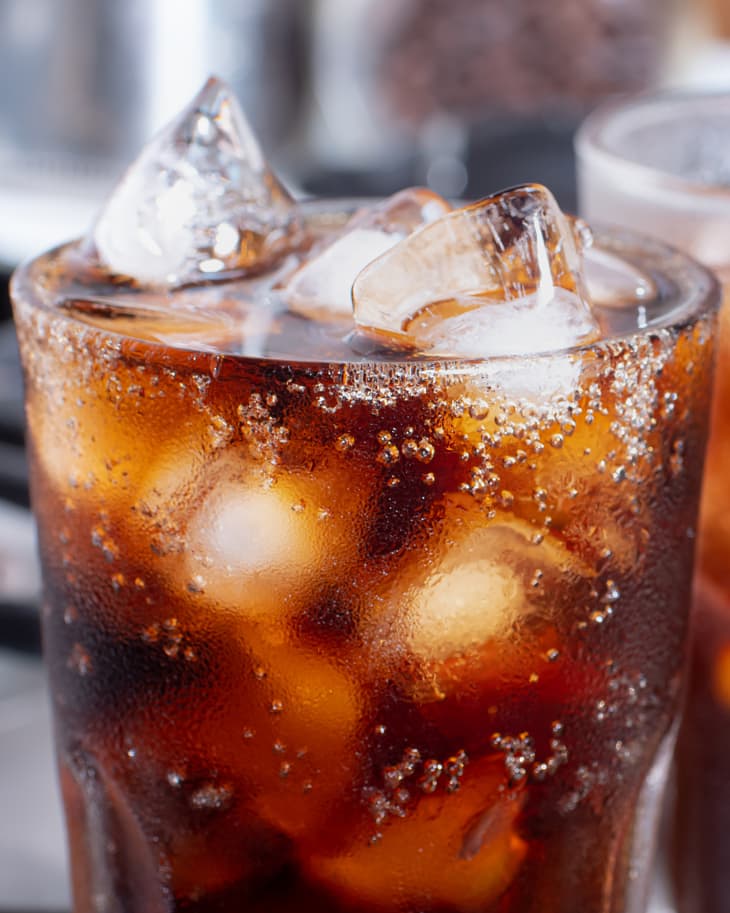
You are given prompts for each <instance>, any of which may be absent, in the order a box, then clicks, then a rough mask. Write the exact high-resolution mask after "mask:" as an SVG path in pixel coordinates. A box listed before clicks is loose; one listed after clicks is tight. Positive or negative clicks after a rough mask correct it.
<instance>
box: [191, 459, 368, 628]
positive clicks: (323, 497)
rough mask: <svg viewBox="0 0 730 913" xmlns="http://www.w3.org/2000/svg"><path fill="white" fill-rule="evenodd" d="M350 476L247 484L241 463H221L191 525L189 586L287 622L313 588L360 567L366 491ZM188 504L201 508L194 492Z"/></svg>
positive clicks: (313, 475) (285, 476)
mask: <svg viewBox="0 0 730 913" xmlns="http://www.w3.org/2000/svg"><path fill="white" fill-rule="evenodd" d="M350 475H351V474H350V473H348V472H346V471H342V474H341V475H340V476H339V477H338V475H337V470H334V469H333V470H332V471H328V470H326V469H321V470H319V471H318V470H313V471H311V472H309V473H306V474H296V473H284V472H281V473H279V474H277V475H276V477H275V478H274V479H272V480H264V481H262V480H260V479H257V478H255V477H254V476H253V475H251V476H248V477H245V478H242V477H241V471H240V466H239V465H238V463H237V461H236V459H235V456H231V458H230V459H228V460H222V461H221V464H220V467H219V469H218V470H217V471H216V475H215V478H216V481H215V482H213V484H211V477H212V473H211V472H210V471H209V472H208V473H207V476H208V481H207V482H206V481H205V480H204V481H203V482H202V485H201V487H202V489H203V491H204V492H205V496H204V498H203V500H202V503H200V506H199V507H197V505H196V511H195V514H194V516H193V518H192V520H191V521H190V523H189V525H188V529H187V536H186V542H187V549H186V553H185V564H186V567H185V574H186V576H187V579H188V580H190V581H198V583H197V584H194V586H195V588H196V589H199V590H200V591H201V593H202V594H204V595H205V597H206V598H209V599H213V600H214V601H215V602H217V603H218V604H219V605H220V606H223V607H225V608H228V609H230V610H233V611H236V612H237V613H239V614H241V615H242V616H245V617H247V618H250V619H256V618H260V617H261V616H264V615H266V616H267V617H270V618H271V619H272V624H273V623H274V617H275V616H277V617H279V618H280V619H283V618H285V617H287V614H288V613H289V612H291V611H293V610H294V609H295V608H296V605H297V602H296V599H300V600H301V599H305V598H306V596H307V593H308V588H309V587H310V586H312V585H314V584H315V583H316V582H319V581H321V580H326V579H328V576H329V577H332V576H335V577H336V575H337V574H338V573H342V568H343V567H346V566H347V563H348V562H353V561H354V560H355V557H356V543H355V541H354V539H353V536H352V519H351V515H350V513H349V511H353V513H354V514H355V515H356V516H357V515H362V516H366V515H367V508H366V505H365V503H364V496H365V493H364V491H363V490H360V489H358V488H357V487H353V486H352V485H349V486H348V487H345V485H346V483H345V482H344V480H345V479H349V478H350ZM338 478H339V479H342V480H343V481H338ZM193 487H194V486H193ZM206 488H207V491H206ZM198 492H200V488H199V489H198ZM187 497H188V503H189V504H190V503H191V502H192V503H193V504H194V503H195V502H194V499H195V497H196V493H195V492H193V493H192V494H190V493H188V496H187ZM358 512H359V513H358Z"/></svg>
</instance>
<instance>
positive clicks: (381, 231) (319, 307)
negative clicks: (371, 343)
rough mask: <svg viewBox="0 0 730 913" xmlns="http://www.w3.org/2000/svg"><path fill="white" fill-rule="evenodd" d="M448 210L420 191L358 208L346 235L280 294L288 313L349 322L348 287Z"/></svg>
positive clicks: (311, 260)
mask: <svg viewBox="0 0 730 913" xmlns="http://www.w3.org/2000/svg"><path fill="white" fill-rule="evenodd" d="M450 211H451V206H449V204H448V203H447V202H446V200H444V199H443V198H442V197H440V196H438V195H437V194H435V193H433V192H432V191H430V190H426V189H424V188H421V187H412V188H410V189H408V190H402V191H400V192H399V193H396V194H394V195H393V196H392V197H389V198H388V199H386V200H383V201H382V202H381V203H378V204H377V205H376V206H372V207H369V208H367V209H361V210H359V211H358V212H356V213H355V215H354V216H353V217H352V218H351V219H350V221H349V222H348V223H347V225H346V226H345V229H344V232H343V234H342V235H340V237H338V238H337V239H336V240H335V241H334V242H333V243H331V244H329V245H328V246H326V247H325V248H324V249H322V248H319V249H316V250H315V252H314V254H313V255H312V256H310V258H309V259H308V260H307V261H306V262H305V263H304V264H303V265H302V266H301V267H300V268H299V269H298V270H297V271H296V273H294V275H293V276H292V277H291V279H290V280H289V281H288V283H287V284H286V287H285V288H284V289H283V296H284V298H285V299H286V301H287V304H288V306H289V307H290V309H291V310H293V311H297V312H298V313H301V314H304V315H305V316H307V317H312V318H319V319H330V320H331V319H337V318H345V319H347V320H348V321H352V283H353V282H354V281H355V277H356V276H357V275H358V274H359V273H360V272H361V271H362V270H363V269H364V268H365V267H366V266H367V265H368V264H369V263H371V262H372V261H373V260H375V259H377V258H378V257H379V256H380V255H381V254H384V253H385V252H386V251H388V250H390V249H391V248H392V247H393V246H394V245H396V244H397V243H398V242H399V241H402V240H403V239H404V238H406V237H408V235H410V234H412V233H413V232H414V231H417V230H418V229H419V228H422V227H423V226H424V225H428V224H429V223H430V222H433V221H435V220H436V219H438V218H440V217H441V216H444V215H446V214H447V213H448V212H450Z"/></svg>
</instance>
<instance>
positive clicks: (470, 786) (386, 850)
mask: <svg viewBox="0 0 730 913" xmlns="http://www.w3.org/2000/svg"><path fill="white" fill-rule="evenodd" d="M505 780H506V777H505V772H504V763H503V760H502V759H501V758H494V757H487V758H481V759H479V760H478V761H475V762H470V763H469V764H468V765H467V766H466V769H465V773H464V776H463V779H462V780H461V785H460V787H459V789H458V790H455V791H453V792H449V791H448V790H447V789H446V784H445V783H444V784H443V785H441V784H439V786H438V787H437V789H436V790H435V791H434V792H433V793H432V794H430V795H424V794H423V793H420V795H418V794H417V798H416V797H415V796H414V797H413V798H412V799H411V800H410V801H411V804H410V805H406V806H405V807H404V808H403V809H402V816H401V815H395V816H390V817H388V818H387V819H386V820H385V821H384V822H383V823H382V825H380V828H382V830H381V833H380V836H379V838H376V839H375V840H372V837H373V836H374V835H373V831H374V830H375V827H373V824H372V822H370V826H369V828H368V827H367V826H365V827H362V828H360V829H359V831H356V832H355V834H356V838H355V839H356V840H359V843H357V842H356V843H354V845H350V846H347V847H346V848H344V849H343V848H340V852H339V853H338V854H337V855H332V856H318V855H314V854H313V855H312V856H311V857H309V858H306V857H305V858H304V862H303V865H304V868H305V870H306V871H307V874H308V875H309V877H310V878H311V879H312V880H313V881H315V882H316V883H319V884H322V885H324V886H326V887H327V889H328V891H332V892H336V895H337V896H342V898H343V901H344V902H345V903H344V904H343V905H349V904H350V903H352V904H355V905H356V906H357V907H358V908H361V907H362V908H363V909H368V910H392V909H398V910H425V909H428V910H431V909H439V910H440V909H453V910H470V911H477V910H486V909H490V910H491V909H494V906H493V905H494V904H495V903H496V901H497V899H498V898H499V896H500V895H501V894H502V893H504V891H505V890H506V889H507V888H508V887H509V885H510V884H511V882H512V881H513V880H514V878H515V877H516V876H517V874H518V872H519V869H520V866H521V864H522V861H523V859H524V857H525V854H526V851H527V845H526V844H525V842H524V840H522V839H521V838H520V836H519V834H518V828H517V821H518V818H519V814H520V811H521V809H522V806H523V804H524V800H525V798H526V795H527V794H526V792H524V791H523V792H510V791H508V790H506V789H505V788H504V784H505ZM368 832H369V836H370V839H368Z"/></svg>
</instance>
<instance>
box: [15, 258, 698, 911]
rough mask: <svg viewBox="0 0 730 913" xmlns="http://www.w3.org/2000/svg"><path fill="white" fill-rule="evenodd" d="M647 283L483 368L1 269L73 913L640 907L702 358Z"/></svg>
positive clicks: (668, 717) (36, 271)
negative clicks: (585, 320) (27, 458)
mask: <svg viewBox="0 0 730 913" xmlns="http://www.w3.org/2000/svg"><path fill="white" fill-rule="evenodd" d="M622 243H623V242H622ZM620 246H621V245H620V244H619V247H620ZM604 249H607V250H608V252H609V253H612V249H611V247H610V246H609V247H607V248H604ZM652 250H654V251H655V252H654V254H652ZM613 252H614V253H615V251H613ZM662 257H663V258H665V259H666V253H665V252H663V250H660V249H658V248H657V249H653V248H651V247H650V248H649V249H648V250H647V251H644V252H643V253H642V252H640V251H638V252H637V253H636V259H637V267H636V268H637V269H638V270H639V272H640V274H641V275H642V276H649V277H654V275H655V272H656V278H652V279H651V283H650V287H656V288H657V289H659V290H660V294H659V299H658V300H659V301H660V302H662V303H666V301H667V300H668V301H672V302H674V309H673V308H672V307H670V308H669V309H667V308H666V307H659V308H658V313H656V315H655V314H654V313H653V312H652V305H651V303H650V302H649V303H647V305H646V307H645V310H644V312H643V316H642V314H641V312H640V311H639V310H638V309H637V308H636V307H635V306H634V307H631V308H626V309H624V308H621V307H613V308H612V309H611V310H610V316H609V317H607V318H606V319H607V320H616V321H618V323H617V324H616V326H620V327H621V329H620V330H616V333H615V334H614V335H613V336H612V337H611V338H607V339H603V340H599V341H595V342H593V343H591V344H590V345H587V346H584V347H582V348H579V349H575V350H573V351H569V352H556V353H553V354H550V355H544V356H541V357H531V356H525V357H520V358H512V359H499V358H497V359H485V360H481V361H479V360H475V359H468V358H464V359H460V360H459V359H454V360H450V361H445V360H437V359H433V358H428V357H423V355H422V353H420V354H419V353H412V354H411V357H410V358H404V357H403V354H402V353H400V354H399V360H395V361H394V360H392V357H391V359H390V360H389V359H388V358H386V357H385V356H384V355H383V354H382V353H381V352H380V351H379V350H374V351H373V352H371V353H369V354H367V355H359V356H355V355H352V354H351V352H352V351H353V350H352V348H351V345H350V343H349V342H348V341H343V340H346V339H347V338H348V337H347V333H345V334H343V332H342V328H341V327H340V328H338V330H337V333H335V332H334V331H332V335H328V334H330V330H329V329H326V328H324V327H323V326H322V325H321V324H318V323H315V322H314V321H312V322H311V323H312V325H313V326H314V327H319V328H318V329H317V330H316V331H315V332H314V335H313V338H312V340H311V345H310V340H309V338H308V337H305V338H304V339H302V334H301V332H300V331H301V330H302V329H303V328H304V326H306V325H308V324H306V323H305V322H304V320H303V318H300V317H294V316H293V315H289V316H288V317H287V318H286V320H282V322H281V326H280V327H276V328H275V330H274V331H272V329H271V325H270V324H268V323H267V325H266V327H265V329H264V330H262V331H260V330H259V328H258V325H257V324H254V325H253V326H252V325H250V324H247V322H246V321H245V320H244V321H243V323H242V324H241V323H240V316H241V307H242V306H241V304H240V300H239V298H240V297H243V296H242V295H241V296H239V295H238V291H239V290H237V297H236V298H235V299H229V298H228V297H226V296H227V294H228V292H229V291H230V289H229V288H228V287H227V286H225V285H217V286H210V287H206V288H205V289H204V290H187V291H183V292H180V293H179V294H178V293H175V296H174V300H173V298H172V297H171V296H170V293H165V297H164V303H165V309H164V310H163V311H162V312H161V313H157V312H156V313H155V315H154V317H152V316H150V313H149V307H150V306H152V305H155V306H156V302H155V301H152V300H150V296H149V293H148V292H145V293H144V297H145V300H146V306H147V308H148V310H146V311H145V315H146V316H145V317H144V318H142V317H141V316H140V311H141V310H142V309H141V308H140V307H139V305H140V298H141V297H143V295H142V293H140V292H134V293H132V294H131V295H128V294H127V293H126V292H124V291H122V292H121V293H120V294H118V295H117V294H115V295H114V296H113V299H112V303H113V307H112V308H111V309H108V310H106V311H104V310H102V311H101V312H100V311H99V309H98V298H99V292H100V289H99V285H98V278H99V277H98V276H97V277H87V276H86V277H85V276H84V275H83V273H82V274H81V277H80V278H79V276H78V275H75V276H74V279H73V281H72V282H71V281H70V280H69V278H68V274H67V273H64V272H63V270H64V269H65V266H64V265H63V264H59V261H58V260H57V259H54V258H51V259H50V260H45V261H39V262H37V263H36V264H35V265H34V266H31V268H30V273H29V274H26V276H25V277H23V276H21V277H20V279H19V280H18V281H17V283H16V317H17V324H18V335H19V340H20V345H21V349H22V353H23V361H24V366H25V371H26V379H27V408H28V423H29V438H30V442H29V443H30V455H31V460H32V477H33V499H34V505H35V509H36V512H37V515H38V518H39V529H40V546H41V553H42V560H43V567H44V586H45V597H44V609H43V624H44V637H45V643H46V652H47V657H48V663H49V671H50V680H51V688H52V694H53V701H54V710H55V715H56V722H57V732H58V752H59V762H60V770H61V782H62V788H63V793H64V799H65V805H66V811H67V820H68V829H69V835H70V841H71V848H72V867H73V886H74V899H75V905H76V909H77V910H78V913H98V911H99V910H103V911H105V913H240V911H242V910H246V911H247V913H275V911H281V913H293V911H297V913H305V911H312V913H365V911H368V913H369V911H383V913H545V911H546V910H550V911H554V913H586V911H591V913H594V911H595V913H634V911H637V913H638V911H640V910H641V909H642V905H643V891H644V887H645V885H644V882H643V881H642V879H639V878H636V877H635V873H634V865H635V864H639V862H640V859H641V857H640V853H642V852H645V851H646V849H645V848H646V846H648V845H649V844H650V842H651V840H652V839H653V833H654V827H655V822H656V818H657V814H658V803H659V796H658V794H657V790H656V788H655V787H654V786H653V783H655V782H657V780H658V781H661V780H662V779H663V776H664V770H665V768H666V763H667V757H668V752H669V751H670V750H671V746H672V744H673V739H674V733H675V726H676V719H677V714H678V711H679V705H680V700H681V695H682V681H683V671H684V663H685V655H686V639H687V608H688V602H689V580H690V572H691V566H692V555H693V544H694V535H695V522H696V512H697V501H698V493H699V485H700V474H701V465H702V454H703V447H704V438H705V433H706V424H707V414H708V408H709V393H708V390H709V380H710V372H711V364H712V332H711V331H712V325H713V315H712V312H711V308H710V309H705V310H704V312H702V313H700V308H699V300H700V299H699V296H700V293H701V291H702V285H701V283H699V284H694V285H693V284H692V282H691V281H690V280H691V277H692V275H693V274H692V268H691V267H690V266H689V265H687V264H686V262H685V261H681V259H680V261H677V262H678V263H682V264H683V265H682V267H681V269H680V268H679V267H678V268H677V270H675V271H674V272H672V263H671V260H667V262H666V266H667V267H668V269H665V270H663V271H662V270H659V268H658V262H659V259H661V258H662ZM652 258H653V259H652ZM688 271H689V272H688ZM698 275H699V274H698ZM29 276H30V278H32V279H33V280H34V281H35V283H36V284H35V287H34V291H33V292H31V291H30V288H31V286H30V285H29V283H28V279H29ZM688 277H689V278H688ZM268 281H269V280H268V279H267V282H268ZM632 281H633V280H632ZM703 281H704V282H705V286H704V289H705V292H707V293H708V294H709V293H711V290H712V285H711V282H710V281H709V280H706V279H703ZM688 283H689V285H690V286H691V287H692V288H693V289H694V291H693V292H692V294H695V295H696V296H697V297H696V298H695V306H692V307H686V308H685V309H684V310H681V311H679V312H678V311H677V309H676V308H677V307H678V301H679V300H680V299H681V300H682V301H686V300H688V296H687V294H686V291H687V288H688ZM630 286H631V283H630V284H629V287H630ZM604 288H605V287H604ZM92 291H93V294H91V292H92ZM609 292H611V294H612V288H611V287H610V286H609ZM211 294H214V295H215V296H217V297H216V313H215V318H214V319H211V318H210V316H209V315H206V314H205V313H204V308H203V306H202V305H201V302H200V301H197V302H195V306H194V307H187V306H186V307H185V308H183V307H182V306H180V307H178V305H177V302H178V301H185V300H186V296H191V295H192V296H193V297H194V298H195V296H198V297H200V298H205V299H206V305H205V306H206V307H207V306H208V305H209V303H210V295H211ZM662 295H665V297H664V298H662ZM103 297H104V298H105V299H109V298H110V288H109V286H108V284H107V285H106V286H105V288H104V295H103ZM604 297H607V298H608V300H610V302H611V303H612V304H616V300H614V299H613V298H611V295H610V294H608V293H606V294H605V295H604ZM130 299H132V300H134V301H135V306H134V308H130V306H129V300H130ZM689 300H691V295H690V296H689ZM89 301H91V302H92V305H91V306H90V305H89ZM94 301H97V304H94V303H93V302H94ZM108 303H109V302H108V300H107V301H106V302H105V304H104V306H107V305H108ZM157 303H159V302H157ZM171 303H172V304H174V305H175V311H176V314H178V316H179V315H182V316H181V317H180V319H179V321H178V320H177V317H176V321H177V323H176V327H175V329H174V330H172V331H171V328H170V323H171V320H170V317H169V310H168V307H169V305H170V304H171ZM227 308H228V310H226V309H227ZM271 310H273V311H274V312H276V310H277V306H276V305H275V304H274V305H272V308H271ZM608 310H609V309H607V313H608ZM245 311H246V309H245V307H244V313H245ZM252 313H253V312H252ZM257 313H258V312H257ZM201 314H202V316H203V320H204V326H205V327H209V328H210V336H209V337H206V334H205V332H203V331H201V325H200V318H201ZM223 315H226V318H225V320H223ZM269 316H272V315H269ZM672 316H673V317H674V318H678V319H675V321H674V323H672V324H671V325H670V318H671V317H672ZM273 319H274V322H276V321H277V320H278V319H279V315H278V314H276V313H274V315H273ZM621 321H624V322H623V323H621ZM642 321H643V322H644V323H649V324H650V329H649V330H648V331H642V332H636V331H635V328H636V326H637V324H639V323H641V322H642ZM222 323H225V326H226V332H225V334H223V338H222V339H221V331H220V328H221V324H222ZM627 324H632V325H627ZM143 325H145V326H146V328H147V329H143V328H142V327H143ZM234 325H235V326H236V327H237V329H236V331H235V334H233V331H232V329H231V328H232V327H233V326H234ZM632 329H633V330H634V332H632ZM350 331H351V325H349V326H348V327H347V332H348V333H349V332H350ZM216 333H218V335H217V336H216ZM337 334H339V335H337ZM272 340H274V341H273V342H272ZM282 340H283V341H282ZM278 346H281V351H283V352H284V353H286V352H287V351H288V352H289V355H291V354H292V351H293V352H294V353H296V352H299V351H301V352H302V353H303V354H302V358H301V360H300V359H299V358H291V357H290V358H288V359H286V360H283V359H277V358H273V357H272V358H269V357H261V353H262V352H264V353H267V354H276V352H277V351H278V349H277V347H278ZM642 868H645V866H642Z"/></svg>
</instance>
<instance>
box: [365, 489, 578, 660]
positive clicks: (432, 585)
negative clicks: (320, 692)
mask: <svg viewBox="0 0 730 913" xmlns="http://www.w3.org/2000/svg"><path fill="white" fill-rule="evenodd" d="M445 509H446V517H445V520H444V523H443V526H442V528H441V529H440V530H439V531H438V532H437V534H435V535H434V537H433V539H432V542H431V544H430V545H429V547H428V551H427V553H426V554H425V555H424V554H420V555H416V554H406V555H405V556H404V558H403V559H402V561H401V562H400V564H399V566H398V568H397V571H395V572H394V573H393V574H391V575H390V576H389V578H388V580H387V581H386V585H385V587H384V588H382V589H381V590H378V591H377V592H376V594H375V595H376V598H375V600H374V604H376V605H377V606H378V609H377V612H375V613H373V615H372V616H371V618H369V619H367V620H366V621H365V623H364V627H363V630H364V631H365V637H366V638H367V639H368V640H369V641H371V642H374V643H390V644H392V649H393V650H394V651H395V652H397V653H399V654H407V655H408V656H410V657H412V658H413V659H415V660H416V666H414V667H412V669H411V672H412V671H413V668H418V667H421V666H424V667H426V666H427V667H428V668H429V670H430V672H429V674H436V675H437V676H438V674H439V669H441V668H442V667H445V664H447V663H448V662H449V661H450V660H451V659H452V658H454V657H466V656H471V655H474V656H477V655H481V654H482V653H483V652H484V651H485V650H491V649H492V648H495V649H496V652H497V655H498V656H499V657H500V659H499V663H500V666H501V668H502V672H504V670H505V669H506V668H507V667H508V666H509V665H510V662H511V660H510V654H512V653H514V654H518V653H519V650H520V649H521V648H522V646H524V645H525V644H527V643H528V642H530V643H533V644H534V642H535V641H536V639H538V638H539V637H540V632H541V631H542V630H543V629H545V630H547V629H550V628H552V626H553V625H554V622H555V617H554V616H555V606H554V600H553V601H552V602H551V599H550V598H548V594H550V593H551V592H553V591H556V590H557V589H558V588H559V587H562V589H563V590H565V589H566V588H568V587H569V586H571V585H572V584H573V583H574V582H575V581H578V580H583V579H586V580H589V582H588V583H586V587H588V586H590V578H591V577H592V576H593V571H592V569H591V568H590V567H589V566H587V565H586V563H585V562H584V561H583V560H582V559H581V558H580V557H579V556H575V555H573V554H571V553H570V552H569V551H568V549H567V548H566V547H565V546H564V545H563V544H562V543H561V542H560V541H558V540H557V539H556V538H555V537H553V536H550V535H541V536H538V535H537V534H538V532H539V528H538V527H537V526H535V525H533V524H532V523H530V522H528V521H526V520H522V519H518V518H517V517H514V516H512V515H510V514H507V513H498V514H496V516H495V518H494V519H493V520H492V521H491V522H487V521H485V518H484V516H483V514H482V513H481V512H480V511H475V512H474V513H473V514H465V513H464V511H463V507H460V506H459V505H458V504H456V503H454V504H453V505H451V504H449V502H448V500H447V502H446V504H445ZM521 645H522V646H521ZM512 647H514V649H512ZM520 661H521V660H520ZM485 672H486V673H488V674H491V673H492V672H494V668H492V669H491V670H490V669H486V668H485ZM448 677H449V676H447V678H448Z"/></svg>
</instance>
